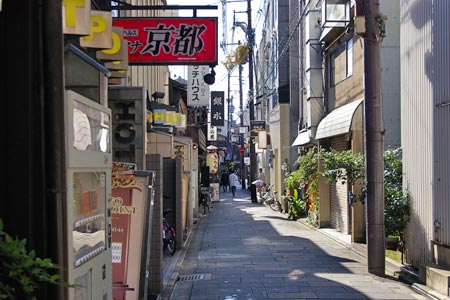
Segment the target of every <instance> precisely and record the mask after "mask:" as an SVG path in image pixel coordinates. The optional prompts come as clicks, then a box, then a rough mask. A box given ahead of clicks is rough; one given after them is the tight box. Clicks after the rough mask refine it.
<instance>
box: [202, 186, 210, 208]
mask: <svg viewBox="0 0 450 300" xmlns="http://www.w3.org/2000/svg"><path fill="white" fill-rule="evenodd" d="M200 206H203V215H206V209H208V211H209V209H210V208H211V193H210V190H209V187H203V186H202V187H201V188H200Z"/></svg>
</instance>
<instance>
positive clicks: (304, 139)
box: [292, 129, 311, 147]
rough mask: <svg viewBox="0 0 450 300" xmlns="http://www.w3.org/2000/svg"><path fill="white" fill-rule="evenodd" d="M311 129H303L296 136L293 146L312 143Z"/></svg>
mask: <svg viewBox="0 0 450 300" xmlns="http://www.w3.org/2000/svg"><path fill="white" fill-rule="evenodd" d="M310 134H311V130H310V129H309V130H302V131H300V133H299V134H298V135H297V137H296V138H295V141H294V142H293V143H292V147H295V146H303V145H307V144H310V143H311V137H310Z"/></svg>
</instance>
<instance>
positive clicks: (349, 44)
mask: <svg viewBox="0 0 450 300" xmlns="http://www.w3.org/2000/svg"><path fill="white" fill-rule="evenodd" d="M352 75H353V40H352V39H350V40H348V41H347V77H349V76H352Z"/></svg>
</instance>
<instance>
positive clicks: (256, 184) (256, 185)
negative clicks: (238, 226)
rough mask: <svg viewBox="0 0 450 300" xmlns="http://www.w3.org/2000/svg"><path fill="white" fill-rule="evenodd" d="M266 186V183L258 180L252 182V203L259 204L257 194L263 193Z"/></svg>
mask: <svg viewBox="0 0 450 300" xmlns="http://www.w3.org/2000/svg"><path fill="white" fill-rule="evenodd" d="M265 186H266V184H265V183H264V181H262V180H260V179H257V180H255V181H253V182H252V184H251V185H250V195H251V199H252V203H257V202H258V196H257V195H256V192H258V193H261V191H262V189H263V188H264V187H265Z"/></svg>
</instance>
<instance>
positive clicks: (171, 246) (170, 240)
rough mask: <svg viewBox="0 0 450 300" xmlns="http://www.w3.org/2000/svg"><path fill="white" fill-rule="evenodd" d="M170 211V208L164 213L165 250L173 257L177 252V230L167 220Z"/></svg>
mask: <svg viewBox="0 0 450 300" xmlns="http://www.w3.org/2000/svg"><path fill="white" fill-rule="evenodd" d="M170 211H171V210H170V209H169V208H168V209H165V210H164V211H163V225H162V233H163V249H166V250H167V252H168V253H169V254H170V255H173V254H174V253H175V251H176V250H177V242H176V240H175V228H173V227H172V225H170V223H169V221H168V220H167V218H166V215H167V214H168V213H170Z"/></svg>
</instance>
